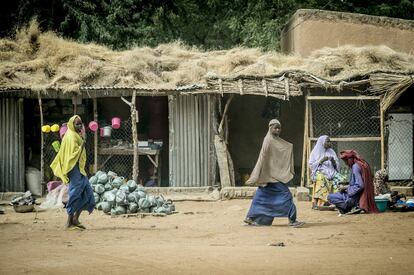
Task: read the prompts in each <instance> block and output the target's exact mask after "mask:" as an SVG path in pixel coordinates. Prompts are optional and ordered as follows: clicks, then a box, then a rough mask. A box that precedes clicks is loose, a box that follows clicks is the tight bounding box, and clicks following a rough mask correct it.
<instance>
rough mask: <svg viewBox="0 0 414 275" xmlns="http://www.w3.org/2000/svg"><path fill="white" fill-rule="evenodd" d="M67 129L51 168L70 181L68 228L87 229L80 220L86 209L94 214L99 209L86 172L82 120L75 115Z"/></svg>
mask: <svg viewBox="0 0 414 275" xmlns="http://www.w3.org/2000/svg"><path fill="white" fill-rule="evenodd" d="M67 126H68V130H67V131H66V133H65V135H64V137H63V139H62V144H61V146H60V149H59V152H58V154H57V155H56V157H55V159H54V160H53V162H52V164H51V165H50V167H51V168H52V170H53V173H54V174H55V176H57V177H59V178H60V179H61V180H62V181H63V183H65V184H68V183H69V187H68V190H69V200H68V203H67V204H66V210H67V212H68V222H67V227H68V228H78V229H85V227H84V226H83V225H82V224H81V223H80V222H79V216H80V214H81V212H82V211H83V210H87V211H88V212H89V214H90V213H92V211H93V209H94V208H95V199H94V196H93V191H92V187H91V185H90V184H89V180H88V177H87V175H86V172H85V164H86V151H85V140H84V138H83V137H82V135H81V133H82V128H83V124H82V120H81V118H80V117H79V116H78V115H74V116H72V117H71V118H70V119H69V122H68V123H67Z"/></svg>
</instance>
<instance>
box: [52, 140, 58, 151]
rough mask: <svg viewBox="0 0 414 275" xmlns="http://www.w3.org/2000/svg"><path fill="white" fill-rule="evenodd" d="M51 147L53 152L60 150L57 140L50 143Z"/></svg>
mask: <svg viewBox="0 0 414 275" xmlns="http://www.w3.org/2000/svg"><path fill="white" fill-rule="evenodd" d="M52 147H53V149H54V150H55V152H56V153H57V152H59V150H60V142H59V140H55V141H54V142H52Z"/></svg>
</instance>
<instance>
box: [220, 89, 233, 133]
mask: <svg viewBox="0 0 414 275" xmlns="http://www.w3.org/2000/svg"><path fill="white" fill-rule="evenodd" d="M233 97H234V94H232V95H231V96H230V97H229V99H227V102H226V105H225V106H224V111H223V115H222V117H221V121H220V125H219V128H218V134H219V135H220V136H221V137H222V138H223V123H224V119H225V117H226V114H227V110H228V108H229V105H230V102H231V101H232V99H233Z"/></svg>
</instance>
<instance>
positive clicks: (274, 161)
mask: <svg viewBox="0 0 414 275" xmlns="http://www.w3.org/2000/svg"><path fill="white" fill-rule="evenodd" d="M274 124H280V122H279V121H278V120H277V119H272V120H271V121H270V122H269V129H268V131H267V134H266V136H265V138H264V140H263V145H262V149H261V151H260V154H259V158H258V159H257V162H256V165H255V167H254V169H253V172H252V173H251V175H250V178H249V179H248V180H247V182H246V184H248V185H256V186H262V185H266V184H267V183H269V182H283V183H288V182H289V181H290V180H292V178H293V175H294V174H295V172H294V164H293V145H292V144H291V143H289V142H287V141H285V140H283V139H282V138H280V137H274V136H273V135H272V133H271V129H270V126H272V125H274Z"/></svg>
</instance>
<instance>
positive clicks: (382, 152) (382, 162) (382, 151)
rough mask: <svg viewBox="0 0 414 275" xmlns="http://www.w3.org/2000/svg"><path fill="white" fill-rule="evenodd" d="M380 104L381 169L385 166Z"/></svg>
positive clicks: (382, 115) (382, 121)
mask: <svg viewBox="0 0 414 275" xmlns="http://www.w3.org/2000/svg"><path fill="white" fill-rule="evenodd" d="M381 105H382V104H380V108H379V111H380V131H381V169H384V168H385V141H384V111H383V109H382V108H381Z"/></svg>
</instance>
